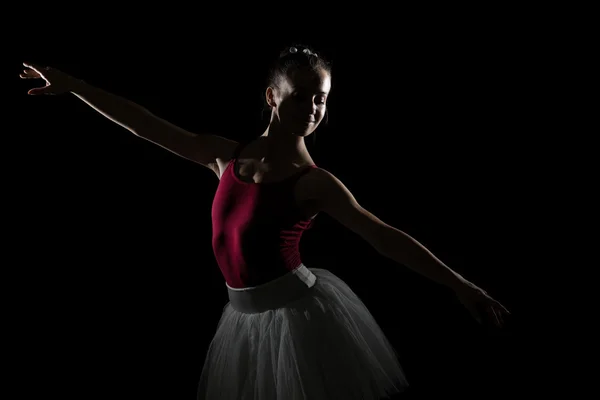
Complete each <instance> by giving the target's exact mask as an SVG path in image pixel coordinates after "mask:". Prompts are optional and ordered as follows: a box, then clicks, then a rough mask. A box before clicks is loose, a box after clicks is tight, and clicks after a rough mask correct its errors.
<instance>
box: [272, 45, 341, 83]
mask: <svg viewBox="0 0 600 400" xmlns="http://www.w3.org/2000/svg"><path fill="white" fill-rule="evenodd" d="M294 68H310V69H312V70H314V71H318V70H319V69H323V70H325V71H327V73H329V74H331V64H330V63H329V62H327V61H326V60H325V59H324V58H323V57H322V56H321V55H319V54H318V53H317V52H316V51H314V50H313V49H311V48H310V47H308V46H305V45H302V44H297V45H292V46H288V47H286V48H285V49H284V50H283V51H281V53H280V54H279V57H278V58H277V59H276V60H275V62H274V63H273V64H272V65H271V68H270V69H269V75H268V78H267V86H270V85H273V86H276V87H277V86H279V82H280V79H281V78H286V77H287V74H288V72H289V71H290V70H291V69H294Z"/></svg>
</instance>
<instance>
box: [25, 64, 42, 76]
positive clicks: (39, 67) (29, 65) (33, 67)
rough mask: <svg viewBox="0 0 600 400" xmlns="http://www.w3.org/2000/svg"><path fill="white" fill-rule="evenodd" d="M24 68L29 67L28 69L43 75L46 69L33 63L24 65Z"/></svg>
mask: <svg viewBox="0 0 600 400" xmlns="http://www.w3.org/2000/svg"><path fill="white" fill-rule="evenodd" d="M23 66H25V67H27V68H31V69H32V70H34V71H36V72H37V73H39V74H41V73H42V71H43V70H44V69H46V68H44V67H42V66H41V65H38V64H33V63H25V62H24V63H23Z"/></svg>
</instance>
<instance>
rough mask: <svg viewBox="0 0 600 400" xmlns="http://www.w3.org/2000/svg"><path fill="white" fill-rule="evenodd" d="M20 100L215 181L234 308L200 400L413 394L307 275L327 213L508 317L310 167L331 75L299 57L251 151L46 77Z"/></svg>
mask: <svg viewBox="0 0 600 400" xmlns="http://www.w3.org/2000/svg"><path fill="white" fill-rule="evenodd" d="M24 65H25V66H26V67H27V69H26V70H25V71H24V72H23V74H21V77H22V78H41V79H44V80H45V81H46V85H45V86H44V87H39V88H34V89H31V90H30V91H29V92H28V93H29V94H32V95H37V94H61V93H67V92H70V93H72V94H74V95H75V96H77V97H78V98H80V99H81V100H83V101H84V102H85V103H87V104H89V105H90V106H91V107H92V108H94V109H95V110H97V111H98V112H100V113H101V114H102V115H104V116H105V117H107V118H109V119H110V120H112V121H114V122H116V123H117V124H119V125H121V126H123V127H124V128H126V129H128V130H129V131H130V132H132V133H133V134H134V135H136V136H138V137H141V138H143V139H146V140H148V141H150V142H152V143H155V144H157V145H158V146H161V147H163V148H165V149H167V150H169V151H171V152H173V153H175V154H178V155H180V156H181V157H185V158H187V159H189V160H192V161H194V162H196V163H198V164H200V165H203V166H205V167H207V168H209V169H210V170H212V171H213V172H214V173H215V175H216V176H217V177H218V179H219V180H220V182H219V185H218V187H217V191H216V193H215V197H214V202H213V208H212V220H213V239H212V245H213V250H214V253H215V257H216V260H217V263H218V265H219V267H220V269H221V271H222V273H223V276H224V279H225V283H226V287H227V291H228V294H229V299H230V301H229V302H228V303H227V305H226V306H225V308H224V310H223V314H222V317H221V319H220V321H219V324H218V327H217V329H216V333H215V335H214V338H213V340H212V342H211V345H210V348H209V350H208V354H207V357H206V360H205V362H204V368H203V370H202V375H201V378H200V384H199V390H198V399H210V400H229V399H231V400H234V399H235V400H240V399H256V400H262V399H265V400H266V399H278V400H297V399H303V400H320V399H335V400H339V399H344V400H349V399H361V400H366V399H379V398H382V397H386V396H389V395H391V394H393V393H397V392H400V391H402V390H403V389H404V388H406V387H407V385H408V383H407V381H406V378H405V375H404V373H403V371H402V368H401V366H400V365H399V362H398V359H397V357H396V354H395V351H394V349H393V348H392V346H391V345H390V343H389V342H388V340H387V338H386V337H385V335H384V333H383V332H382V330H381V329H380V328H379V326H378V324H377V322H376V321H375V320H374V318H373V317H372V315H371V314H370V312H369V311H368V310H367V308H366V307H365V305H364V304H363V303H362V301H361V300H360V299H359V298H358V297H357V296H356V294H355V293H354V292H353V291H352V290H351V289H350V288H349V287H348V286H347V285H346V284H345V283H344V282H343V281H342V280H341V279H339V278H338V277H337V276H335V275H334V274H333V273H332V272H330V271H328V270H326V269H322V268H308V267H307V266H305V265H304V264H303V263H302V260H301V256H300V253H299V241H300V239H301V237H302V234H303V232H304V231H305V230H307V229H309V228H310V227H311V225H312V223H313V221H314V218H315V217H316V216H317V215H318V214H319V213H321V212H324V213H327V214H329V215H330V216H331V217H333V218H335V219H336V220H338V221H339V222H340V223H341V224H343V225H344V226H346V227H347V228H349V229H351V230H352V231H354V232H356V233H357V234H358V235H360V236H361V237H362V238H364V240H366V241H367V242H368V243H370V244H371V245H372V246H373V247H374V248H375V249H377V250H378V251H379V253H380V254H382V255H384V256H386V257H389V258H391V259H393V260H395V261H397V262H398V263H400V264H403V265H405V266H407V267H410V268H412V269H414V270H416V271H417V272H419V273H421V274H423V275H425V276H426V277H429V278H430V279H432V280H434V281H436V282H438V283H441V284H443V285H447V286H449V287H450V288H452V289H453V290H454V292H455V293H456V295H457V296H458V299H459V300H460V301H461V302H462V304H463V305H464V306H465V307H466V308H467V309H468V310H469V311H470V312H471V313H472V314H473V316H474V317H475V318H476V319H478V320H479V321H481V319H482V318H491V319H492V320H493V322H494V323H496V324H497V325H501V324H502V316H503V314H505V313H507V312H508V311H507V310H506V309H505V308H504V307H503V306H502V305H501V304H499V303H498V302H497V301H496V300H494V299H492V298H491V297H490V296H489V295H488V294H487V293H486V292H485V291H484V290H482V289H480V288H479V287H477V286H476V285H474V284H473V283H471V282H469V281H468V280H467V279H465V278H464V277H462V276H461V275H459V274H457V273H456V272H454V271H452V270H451V269H450V268H448V267H447V266H446V265H445V264H444V263H443V262H442V261H440V260H439V259H438V258H436V257H435V256H434V255H433V254H432V253H431V252H430V251H428V250H427V249H426V248H425V247H424V246H422V245H421V244H420V243H419V242H417V241H416V240H415V239H413V238H412V237H410V236H409V235H408V234H406V233H404V232H402V231H400V230H398V229H396V228H394V227H392V226H390V225H389V224H386V223H385V222H383V221H381V220H380V219H379V218H377V217H376V216H375V215H373V214H372V213H371V212H369V211H368V210H366V209H364V208H363V207H362V206H361V205H360V203H359V202H358V201H357V200H356V199H355V198H354V196H353V195H352V193H351V192H350V191H349V190H348V189H347V188H346V186H345V185H344V184H343V183H342V182H341V181H340V180H339V179H338V178H336V177H335V176H334V175H333V174H332V173H330V172H328V171H326V170H324V169H322V168H319V167H318V166H316V165H315V163H314V161H313V159H312V158H311V155H310V154H309V152H308V150H307V148H306V145H305V138H306V137H308V136H310V135H311V134H313V133H314V131H315V130H316V129H317V127H318V126H319V124H320V123H321V121H322V120H323V118H324V116H325V112H326V108H327V98H328V95H329V93H330V90H331V78H332V76H331V68H330V65H329V64H328V63H327V62H326V61H325V60H324V59H323V58H322V57H320V56H319V55H318V54H317V53H315V52H314V51H313V50H312V49H310V48H308V47H305V46H291V47H287V48H286V49H285V50H284V51H283V52H282V53H281V54H280V55H279V57H278V58H277V59H276V61H275V63H274V65H273V67H272V69H271V71H270V79H269V84H268V86H267V88H266V91H265V98H266V102H267V104H268V106H269V107H270V109H271V119H270V122H269V124H268V126H267V128H266V129H265V131H264V133H263V134H262V135H261V136H260V137H258V138H255V139H253V140H251V141H249V142H248V143H238V142H235V141H233V140H229V139H226V138H224V137H221V136H218V135H213V134H207V133H199V134H193V133H189V132H187V131H185V130H183V129H181V128H179V127H177V126H175V125H173V124H171V123H169V122H167V121H165V120H163V119H161V118H159V117H157V116H155V115H153V114H152V113H151V112H150V111H148V110H147V109H145V108H143V107H141V106H139V105H137V104H134V103H132V102H130V101H128V100H126V99H123V98H121V97H118V96H115V95H113V94H110V93H107V92H105V91H103V90H101V89H99V88H96V87H92V86H91V85H88V84H86V83H85V82H83V81H80V80H78V79H75V78H73V77H71V76H69V75H67V74H65V73H63V72H61V71H58V70H56V69H53V68H50V67H42V66H38V65H33V64H24Z"/></svg>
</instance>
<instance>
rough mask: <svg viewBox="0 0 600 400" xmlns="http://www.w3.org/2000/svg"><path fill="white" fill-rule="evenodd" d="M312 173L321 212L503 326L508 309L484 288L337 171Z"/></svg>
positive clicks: (311, 188) (474, 312)
mask: <svg viewBox="0 0 600 400" xmlns="http://www.w3.org/2000/svg"><path fill="white" fill-rule="evenodd" d="M311 173H312V174H313V177H314V179H313V180H312V181H311V185H308V188H309V189H308V190H309V191H310V192H311V193H310V194H309V197H310V198H312V199H313V200H315V201H316V203H317V204H318V210H319V211H324V212H326V213H327V214H329V215H330V216H331V217H333V218H334V219H336V220H338V221H339V222H340V223H342V224H343V225H344V226H346V227H347V228H349V229H350V230H352V231H353V232H355V233H356V234H358V235H360V236H361V237H362V238H363V239H365V240H366V241H367V242H368V243H369V244H371V246H373V247H374V248H375V249H376V250H377V251H378V252H379V253H380V254H381V255H383V256H385V257H388V258H390V259H392V260H394V261H396V262H397V263H399V264H402V265H405V266H407V267H409V268H411V269H413V270H414V271H416V272H418V273H420V274H422V275H424V276H425V277H427V278H429V279H431V280H433V281H435V282H437V283H440V284H442V285H445V286H448V287H449V288H451V289H452V290H453V291H454V292H455V293H456V295H457V296H458V298H459V300H460V301H461V303H462V304H463V305H464V306H465V307H466V308H467V309H468V310H469V311H470V312H471V314H472V315H473V316H474V317H475V318H476V319H477V320H479V321H481V320H482V317H483V314H488V315H489V316H490V318H492V319H493V321H494V323H496V324H497V325H498V326H501V325H502V314H504V313H508V310H506V308H504V306H502V305H501V304H500V303H498V302H497V301H496V300H494V299H493V298H491V297H490V296H489V295H488V294H487V293H486V292H485V291H484V290H482V289H480V288H479V287H477V286H476V285H474V284H473V283H471V282H469V281H468V280H467V279H465V278H463V277H462V276H461V275H460V274H458V273H456V272H455V271H453V270H452V269H450V268H449V267H447V266H446V265H445V264H444V263H443V262H442V261H440V260H439V259H438V258H437V257H436V256H434V255H433V254H432V253H431V252H430V251H429V250H427V248H425V247H424V246H423V245H422V244H420V243H419V242H417V241H416V240H415V239H413V238H412V237H410V236H409V235H408V234H406V233H404V232H402V231H401V230H399V229H396V228H394V227H393V226H390V225H389V224H386V223H384V222H383V221H381V220H380V219H379V218H377V217H376V216H375V215H373V214H372V213H371V212H369V211H368V210H366V209H364V208H363V207H362V206H361V205H360V204H359V203H358V202H357V201H356V199H355V198H354V196H353V195H352V193H351V192H350V191H349V190H348V188H346V186H345V185H344V184H343V183H342V182H341V181H340V180H339V179H337V178H336V177H335V176H334V175H333V174H331V173H329V172H327V171H325V170H323V169H321V168H319V169H317V170H315V171H311Z"/></svg>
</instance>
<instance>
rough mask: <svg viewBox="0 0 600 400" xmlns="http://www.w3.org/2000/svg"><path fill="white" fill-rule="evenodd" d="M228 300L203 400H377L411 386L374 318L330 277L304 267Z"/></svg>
mask: <svg viewBox="0 0 600 400" xmlns="http://www.w3.org/2000/svg"><path fill="white" fill-rule="evenodd" d="M228 293H229V299H230V301H229V302H228V303H227V305H226V306H225V308H224V310H223V314H222V316H221V319H220V321H219V323H218V326H217V331H216V334H215V336H214V338H213V340H212V342H211V344H210V347H209V350H208V354H207V357H206V360H205V363H204V368H203V369H202V374H201V378H200V384H199V388H198V400H234V399H235V400H351V399H357V400H358V399H360V400H371V399H373V400H377V399H381V398H386V397H388V396H390V395H391V394H394V393H399V392H401V391H403V390H404V389H405V388H406V387H407V386H408V383H407V381H406V378H405V375H404V372H403V370H402V368H401V366H400V364H399V362H398V358H397V354H396V352H395V350H394V348H393V347H392V346H391V345H390V343H389V342H388V340H387V338H386V337H385V335H384V334H383V332H382V331H381V329H380V327H379V326H378V324H377V322H376V321H375V319H374V318H373V316H372V315H371V314H370V312H369V311H368V310H367V308H366V307H365V305H364V304H363V302H362V301H361V300H360V299H359V298H358V297H357V295H356V294H355V293H354V292H353V291H352V290H351V289H350V288H349V287H348V285H346V284H345V283H344V282H343V281H342V280H341V279H339V278H338V277H336V276H335V275H334V274H333V273H331V272H330V271H328V270H325V269H318V268H310V269H309V268H307V267H306V266H304V265H303V264H302V265H300V267H298V268H297V269H296V270H294V271H292V272H290V273H288V274H286V275H284V276H283V277H281V278H279V279H276V280H274V281H272V282H269V283H267V284H265V285H261V286H258V287H254V288H248V289H232V288H230V287H229V286H228Z"/></svg>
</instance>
